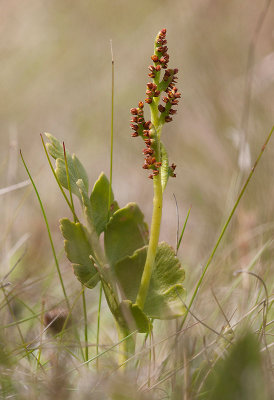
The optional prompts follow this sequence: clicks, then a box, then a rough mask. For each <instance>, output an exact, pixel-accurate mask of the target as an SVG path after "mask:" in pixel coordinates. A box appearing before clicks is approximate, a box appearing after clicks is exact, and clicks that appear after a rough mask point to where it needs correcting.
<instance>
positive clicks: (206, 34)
mask: <svg viewBox="0 0 274 400" xmlns="http://www.w3.org/2000/svg"><path fill="white" fill-rule="evenodd" d="M0 9H1V15H0V34H1V35H0V37H1V39H0V60H1V67H0V82H1V83H0V117H1V128H0V132H1V133H0V140H1V142H0V143H1V144H0V157H1V160H0V184H1V187H2V188H3V187H7V186H9V185H12V184H15V183H17V182H20V181H22V180H25V179H27V176H26V173H25V170H24V168H23V166H22V163H21V160H20V157H19V148H20V149H22V152H23V155H24V157H25V160H26V162H27V164H28V166H29V168H30V170H31V173H32V175H33V177H34V179H35V182H36V183H37V186H38V190H39V192H40V195H41V197H42V200H43V202H44V205H45V208H46V212H47V214H48V218H49V223H50V227H51V230H52V233H53V236H54V242H55V244H56V248H57V251H58V252H61V251H62V240H61V235H60V233H59V228H58V219H59V218H60V217H62V216H64V215H68V210H67V209H66V205H65V203H64V201H63V199H62V197H61V195H60V194H59V191H58V188H57V185H56V183H55V181H54V178H53V177H52V175H51V172H50V169H49V166H48V164H47V160H46V157H45V155H44V153H43V148H42V145H41V140H40V137H39V134H40V133H41V132H44V131H46V132H50V133H52V134H54V135H55V136H56V137H57V138H59V140H61V141H62V140H64V141H65V143H66V146H67V148H68V149H69V150H70V151H71V152H75V153H76V154H77V156H78V157H79V158H80V159H81V161H82V162H83V164H84V165H85V167H86V169H87V171H89V177H90V185H91V186H92V185H93V183H94V181H95V180H96V178H97V177H98V175H99V173H100V172H101V171H102V170H103V171H105V172H106V173H107V174H108V171H109V161H108V160H109V147H110V139H109V137H110V115H111V113H110V111H111V53H110V39H112V42H113V49H114V59H115V121H114V123H115V143H114V165H113V166H114V171H113V189H114V193H115V195H116V199H117V200H118V202H119V204H120V205H125V204H126V203H127V202H129V201H136V202H137V203H138V204H139V205H140V207H141V209H142V210H143V211H144V213H145V216H146V219H147V221H148V222H150V218H151V212H152V202H151V198H152V185H151V181H150V180H149V179H147V173H146V171H144V170H142V159H143V156H142V148H143V144H142V143H141V141H140V140H138V139H132V138H131V136H130V128H129V120H130V114H129V109H130V108H131V107H135V106H136V105H137V103H138V101H139V100H144V98H145V84H146V82H147V81H148V77H147V73H148V70H147V66H148V65H149V64H150V63H151V61H150V56H151V54H152V52H153V40H154V37H155V36H156V34H157V32H158V31H159V30H160V29H162V28H166V29H167V39H168V47H169V54H170V60H171V61H170V67H171V68H172V67H178V68H179V74H178V76H179V81H178V88H179V89H180V91H182V93H183V96H182V97H183V99H182V101H181V102H180V104H179V109H178V114H177V115H176V116H175V118H174V122H172V123H171V124H168V125H167V126H165V128H164V132H163V141H164V142H165V144H166V146H167V149H168V152H169V158H170V161H171V162H174V163H175V164H177V170H176V172H177V178H176V179H174V180H170V183H169V185H168V187H167V190H166V193H165V204H164V216H163V223H162V231H161V239H162V240H166V241H168V242H169V243H171V244H172V245H173V246H175V243H176V229H177V215H176V207H175V202H174V197H173V193H174V194H175V196H176V199H177V202H178V206H179V212H180V223H181V225H182V224H183V220H184V218H185V216H186V213H187V210H188V209H189V207H190V206H191V207H192V208H191V213H190V218H189V222H188V225H187V229H186V233H185V236H184V239H183V244H182V249H181V250H180V253H179V256H180V257H181V259H182V260H183V263H184V265H185V267H186V271H187V274H186V275H187V279H186V287H187V289H188V291H191V288H192V287H193V284H194V283H195V282H196V281H197V278H198V277H199V276H200V273H201V266H202V265H203V264H204V262H205V260H206V258H207V256H208V255H209V252H210V250H211V249H212V247H213V244H214V241H215V240H216V237H217V236H218V234H219V232H220V228H221V226H222V224H223V223H224V220H225V217H226V216H227V215H228V212H229V211H230V209H231V207H232V204H233V202H234V201H235V199H236V196H237V194H238V192H239V189H240V187H241V185H242V183H243V181H244V178H245V176H246V175H247V173H248V171H249V170H250V169H251V167H252V164H253V162H254V160H255V158H256V156H257V154H258V153H259V150H260V148H261V145H262V144H263V142H264V139H265V137H266V135H267V134H268V132H269V131H270V129H271V127H272V125H273V98H274V74H273V71H274V26H273V19H274V4H273V2H271V1H266V2H262V1H260V0H253V1H252V2H251V1H248V0H243V1H241V2H239V1H236V0H231V1H229V2H228V1H224V0H222V1H217V0H196V1H192V2H189V1H187V0H172V1H168V0H167V1H163V0H157V1H156V0H150V1H144V0H139V1H134V2H133V1H126V0H116V1H115V2H111V1H106V0H101V1H87V0H78V1H77V2H75V1H72V0H58V1H51V0H48V1H40V0H21V1H16V0H9V1H7V0H6V1H5V0H2V1H0ZM260 22H262V23H261V25H260ZM273 157H274V144H273V142H271V143H270V145H269V146H268V148H267V150H266V152H265V154H264V156H263V159H262V161H261V163H260V165H259V167H258V169H257V170H256V172H255V175H254V178H253V179H252V181H251V183H250V185H249V187H248V190H247V193H246V194H245V196H244V198H243V200H242V202H241V204H240V206H239V208H238V210H237V212H236V215H235V217H234V219H233V221H232V225H231V227H230V228H229V232H228V233H227V235H226V236H225V239H224V243H223V244H222V250H220V251H219V252H218V253H217V257H216V259H215V262H214V266H213V267H212V270H210V271H209V274H208V278H207V285H205V287H204V292H203V293H204V294H203V295H201V299H200V300H201V301H200V302H201V303H202V304H200V307H201V308H200V312H201V313H202V312H203V310H204V311H207V314H208V315H209V313H210V310H211V308H210V307H211V303H213V304H214V307H216V304H215V303H214V300H212V295H211V294H209V295H208V296H207V297H206V300H205V298H204V296H205V293H210V289H211V286H212V285H213V286H214V290H216V292H218V293H219V294H220V296H225V294H227V293H228V291H229V290H230V289H229V287H230V286H231V284H232V282H234V279H235V278H234V277H233V276H232V273H233V271H235V270H237V269H239V268H244V267H246V266H247V265H248V264H249V263H250V262H251V261H252V259H253V257H254V256H255V254H256V253H257V252H258V251H259V249H260V248H261V247H262V246H263V245H264V244H265V243H266V242H267V241H268V240H271V239H272V238H273V229H274V202H273V196H274V185H273V171H274V163H273ZM0 205H1V220H2V224H1V225H2V229H1V234H0V245H1V254H2V267H1V275H2V276H3V275H4V274H5V273H6V272H7V271H8V270H9V268H10V265H12V264H13V262H14V260H15V259H16V257H11V258H10V256H11V255H14V254H15V253H16V251H15V250H16V244H18V246H19V245H20V244H21V242H22V243H23V244H24V245H23V247H24V246H25V245H26V246H27V253H26V255H25V257H24V263H23V266H20V267H18V270H19V271H18V270H17V271H15V272H14V279H15V280H16V279H18V280H19V282H20V284H22V285H24V284H25V285H27V282H28V279H30V280H31V282H32V284H31V285H32V286H31V287H32V291H31V292H30V291H27V290H22V292H23V293H24V294H22V295H23V297H24V299H25V300H28V301H33V302H34V303H35V304H36V302H37V304H38V303H39V301H40V300H41V290H42V291H43V293H44V294H45V295H46V297H47V301H48V302H49V303H50V302H51V301H52V304H53V303H54V302H58V301H60V299H61V298H60V288H59V283H58V282H57V278H56V276H55V272H52V282H54V285H53V284H52V283H51V284H50V283H49V282H48V280H47V284H46V285H45V284H44V286H43V285H41V283H40V282H39V281H38V283H36V284H35V283H34V281H35V278H36V277H44V276H45V273H46V274H48V271H51V270H52V268H53V258H52V257H51V253H50V245H49V241H48V237H47V234H46V229H45V226H44V222H43V220H42V216H41V211H40V208H39V205H38V202H37V199H36V197H35V195H34V191H33V189H32V188H31V187H28V188H24V189H20V190H18V191H15V192H11V193H8V194H5V195H2V196H0ZM26 235H27V236H26ZM19 247H20V246H19ZM16 254H17V253H16ZM264 257H265V259H263V260H261V259H260V262H259V263H258V265H257V269H256V272H257V273H259V274H262V275H263V274H266V277H267V279H268V283H269V285H270V290H271V289H273V272H272V273H271V269H270V267H271V265H270V263H271V262H272V261H271V260H272V259H273V245H272V246H269V248H268V249H267V254H266V255H265V256H264ZM272 268H273V266H272ZM62 269H63V271H64V276H65V280H66V284H67V285H68V286H69V287H70V290H76V287H77V288H78V286H77V285H78V283H77V282H75V281H74V279H73V277H72V273H71V270H70V268H69V266H68V263H67V261H66V260H65V259H64V258H63V259H62ZM53 271H54V270H53ZM47 277H48V275H47ZM11 278H12V276H11ZM11 280H12V279H11ZM50 285H52V286H50ZM244 285H246V286H244ZM256 285H257V284H256V283H254V281H253V280H251V281H248V282H247V281H246V280H245V283H243V286H242V287H241V290H240V292H239V293H238V297H242V289H243V287H244V288H245V289H248V290H247V294H246V296H247V297H248V296H251V297H252V299H253V297H254V296H253V295H252V294H251V295H250V294H248V293H250V290H251V289H252V288H253V286H254V287H255V286H256ZM257 286H258V285H257ZM257 286H256V287H257ZM48 287H50V290H48ZM21 289H22V288H21ZM251 293H252V290H251ZM256 293H257V292H256ZM260 293H261V292H260ZM51 297H52V300H51ZM212 307H213V306H212ZM229 307H230V305H228V308H229ZM93 308H94V310H95V309H96V305H94V306H92V309H91V310H90V312H92V310H93Z"/></svg>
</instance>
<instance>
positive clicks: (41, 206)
mask: <svg viewBox="0 0 274 400" xmlns="http://www.w3.org/2000/svg"><path fill="white" fill-rule="evenodd" d="M20 156H21V159H22V162H23V164H24V167H25V169H26V172H27V174H28V176H29V178H30V180H31V183H32V186H33V188H34V190H35V193H36V196H37V199H38V202H39V205H40V208H41V211H42V214H43V217H44V221H45V224H46V227H47V232H48V237H49V241H50V245H51V250H52V253H53V257H54V261H55V266H56V270H57V273H58V277H59V280H60V284H61V287H62V291H63V295H64V298H65V301H66V303H67V307H68V309H70V304H69V299H68V296H67V293H66V289H65V285H64V281H63V278H62V274H61V271H60V266H59V262H58V259H57V255H56V251H55V247H54V244H53V240H52V236H51V232H50V228H49V223H48V219H47V216H46V213H45V209H44V206H43V204H42V201H41V198H40V195H39V193H38V190H37V188H36V185H35V183H34V180H33V179H32V176H31V174H30V172H29V170H28V167H27V165H26V163H25V160H24V158H23V154H22V151H21V150H20Z"/></svg>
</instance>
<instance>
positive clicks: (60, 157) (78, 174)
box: [45, 133, 88, 199]
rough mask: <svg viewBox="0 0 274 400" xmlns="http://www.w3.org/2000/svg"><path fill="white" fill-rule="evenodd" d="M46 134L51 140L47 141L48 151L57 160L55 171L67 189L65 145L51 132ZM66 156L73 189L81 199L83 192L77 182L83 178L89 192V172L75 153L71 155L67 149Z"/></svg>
mask: <svg viewBox="0 0 274 400" xmlns="http://www.w3.org/2000/svg"><path fill="white" fill-rule="evenodd" d="M45 135H46V137H47V138H48V139H49V140H50V142H49V143H47V149H48V152H49V154H50V155H51V156H52V157H53V158H54V159H55V160H56V170H55V172H56V175H57V178H58V179H59V181H60V183H61V185H62V186H63V187H64V188H65V189H68V180H67V173H66V165H65V159H64V150H63V145H62V144H61V143H60V142H59V141H58V140H57V139H56V138H55V137H54V136H53V135H51V134H50V133H46V134H45ZM66 157H67V163H68V173H69V178H70V186H71V191H72V193H74V194H75V195H76V196H78V197H79V198H80V199H81V194H80V192H79V188H78V186H77V184H76V182H77V181H78V179H82V181H83V183H84V187H85V190H86V192H88V176H87V173H86V171H85V168H84V167H83V165H82V164H81V162H80V161H79V159H78V158H77V157H76V155H75V154H72V155H70V153H69V152H68V151H67V150H66Z"/></svg>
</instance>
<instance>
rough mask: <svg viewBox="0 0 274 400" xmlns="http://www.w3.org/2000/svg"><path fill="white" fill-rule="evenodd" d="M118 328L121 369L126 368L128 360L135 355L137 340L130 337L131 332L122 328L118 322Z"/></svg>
mask: <svg viewBox="0 0 274 400" xmlns="http://www.w3.org/2000/svg"><path fill="white" fill-rule="evenodd" d="M116 326H117V332H118V341H119V343H120V344H119V359H118V363H119V365H120V366H121V368H124V366H125V363H126V361H127V359H128V358H129V357H130V356H131V355H133V354H134V353H135V340H134V337H132V336H130V332H129V330H127V329H125V328H123V327H121V325H120V324H119V323H118V322H117V321H116ZM128 336H129V337H128ZM127 337H128V338H127Z"/></svg>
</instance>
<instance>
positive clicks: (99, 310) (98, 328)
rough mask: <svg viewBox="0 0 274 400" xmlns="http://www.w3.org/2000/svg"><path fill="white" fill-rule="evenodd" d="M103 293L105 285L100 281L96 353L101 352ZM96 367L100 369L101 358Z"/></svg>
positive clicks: (97, 360)
mask: <svg viewBox="0 0 274 400" xmlns="http://www.w3.org/2000/svg"><path fill="white" fill-rule="evenodd" d="M102 293H103V285H102V282H100V292H99V302H98V314H97V332H96V355H97V356H98V354H99V340H100V322H101V306H102ZM96 369H97V372H98V371H99V358H97V359H96Z"/></svg>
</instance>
